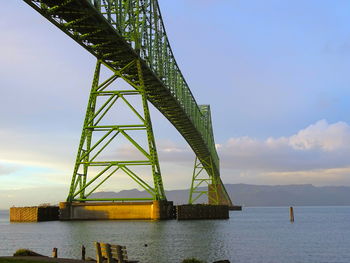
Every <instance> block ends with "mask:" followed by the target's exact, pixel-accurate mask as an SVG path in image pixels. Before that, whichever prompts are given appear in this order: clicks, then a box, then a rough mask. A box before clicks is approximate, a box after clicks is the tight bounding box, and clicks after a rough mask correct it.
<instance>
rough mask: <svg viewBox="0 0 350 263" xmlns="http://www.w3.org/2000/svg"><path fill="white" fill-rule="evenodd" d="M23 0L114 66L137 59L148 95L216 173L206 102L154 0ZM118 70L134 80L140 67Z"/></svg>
mask: <svg viewBox="0 0 350 263" xmlns="http://www.w3.org/2000/svg"><path fill="white" fill-rule="evenodd" d="M24 1H25V2H27V3H28V4H29V5H30V6H32V7H33V8H34V9H35V10H37V11H38V12H39V13H40V14H42V15H43V16H44V17H46V18H47V19H48V20H49V21H51V22H52V23H53V24H55V25H56V26H57V27H59V28H60V29H61V30H62V31H63V32H65V33H66V34H67V35H69V36H70V37H71V38H72V39H74V40H75V41H76V42H77V43H78V44H80V45H81V46H82V47H84V48H85V49H86V50H88V51H89V52H90V53H91V54H93V55H94V56H95V57H96V58H97V59H98V60H100V61H103V63H104V64H106V65H108V66H109V67H110V68H112V69H113V70H115V71H121V70H122V69H123V68H125V67H126V66H127V65H128V64H129V63H131V62H132V61H134V60H135V59H136V60H138V61H140V68H141V71H142V73H143V80H144V88H145V94H146V98H147V100H148V101H150V102H151V103H152V104H153V105H154V106H155V107H156V108H157V109H158V110H159V111H160V112H162V114H163V115H164V116H165V117H166V118H167V119H168V120H169V121H170V122H171V123H172V124H173V125H174V126H175V127H176V129H177V130H178V131H179V132H180V133H181V134H182V136H183V137H184V138H185V139H186V141H187V142H188V143H189V145H190V146H191V148H192V149H193V151H194V152H195V154H196V156H197V157H198V159H199V160H200V161H201V163H202V164H203V167H204V169H205V170H206V171H207V173H208V174H209V176H210V177H213V178H219V179H220V167H219V157H218V154H217V152H216V148H215V142H214V136H213V130H212V123H211V117H210V107H209V106H208V105H198V104H197V103H196V100H195V99H194V97H193V95H192V93H191V91H190V89H189V87H188V84H187V83H186V81H185V79H184V77H183V75H182V73H181V71H180V69H179V67H178V65H177V63H176V60H175V57H174V54H173V52H172V50H171V47H170V44H169V41H168V37H167V34H166V31H165V27H164V24H163V21H162V17H161V13H160V9H159V5H158V2H157V0H24ZM122 74H123V76H124V77H125V78H126V79H128V80H130V82H131V83H133V82H134V81H137V76H138V69H135V68H134V67H131V68H127V69H126V70H123V73H122ZM207 158H210V159H211V166H208V165H207V164H206V162H205V160H206V159H207ZM217 181H220V182H221V180H217Z"/></svg>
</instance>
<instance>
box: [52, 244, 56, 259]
mask: <svg viewBox="0 0 350 263" xmlns="http://www.w3.org/2000/svg"><path fill="white" fill-rule="evenodd" d="M52 257H53V258H57V247H54V248H53V249H52Z"/></svg>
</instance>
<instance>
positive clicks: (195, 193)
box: [188, 157, 219, 205]
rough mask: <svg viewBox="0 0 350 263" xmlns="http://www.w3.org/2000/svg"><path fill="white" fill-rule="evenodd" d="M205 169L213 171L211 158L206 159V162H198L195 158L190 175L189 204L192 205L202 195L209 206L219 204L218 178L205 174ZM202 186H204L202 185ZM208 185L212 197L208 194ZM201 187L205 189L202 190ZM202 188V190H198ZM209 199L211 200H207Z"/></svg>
mask: <svg viewBox="0 0 350 263" xmlns="http://www.w3.org/2000/svg"><path fill="white" fill-rule="evenodd" d="M205 167H211V168H212V169H213V164H212V161H211V158H210V157H208V158H207V159H206V160H202V161H200V160H199V159H198V158H197V157H196V159H195V162H194V169H193V175H192V183H191V187H190V193H189V199H188V203H189V204H194V203H195V202H196V201H197V200H198V199H199V198H200V197H201V196H202V195H206V196H207V198H208V203H210V204H216V205H218V204H219V194H218V189H217V187H216V186H217V185H218V180H217V178H218V177H215V176H213V173H209V174H208V173H206V172H207V170H206V169H205ZM203 184H204V185H203ZM209 185H212V188H214V189H213V191H214V193H215V195H214V197H213V196H212V195H210V194H209V189H208V187H209ZM203 186H205V187H207V188H203ZM200 187H202V188H200ZM209 199H211V200H209Z"/></svg>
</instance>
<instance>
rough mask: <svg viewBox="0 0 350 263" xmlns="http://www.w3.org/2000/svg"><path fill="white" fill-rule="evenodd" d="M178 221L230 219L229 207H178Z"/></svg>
mask: <svg viewBox="0 0 350 263" xmlns="http://www.w3.org/2000/svg"><path fill="white" fill-rule="evenodd" d="M176 218H177V219H178V220H191V219H228V218H229V209H228V206H227V205H200V204H198V205H178V206H176Z"/></svg>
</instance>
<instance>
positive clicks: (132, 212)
mask: <svg viewBox="0 0 350 263" xmlns="http://www.w3.org/2000/svg"><path fill="white" fill-rule="evenodd" d="M59 207H60V220H118V219H119V220H161V219H172V218H174V214H173V203H172V202H167V201H152V202H91V203H90V202H87V203H68V202H62V203H60V205H59Z"/></svg>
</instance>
